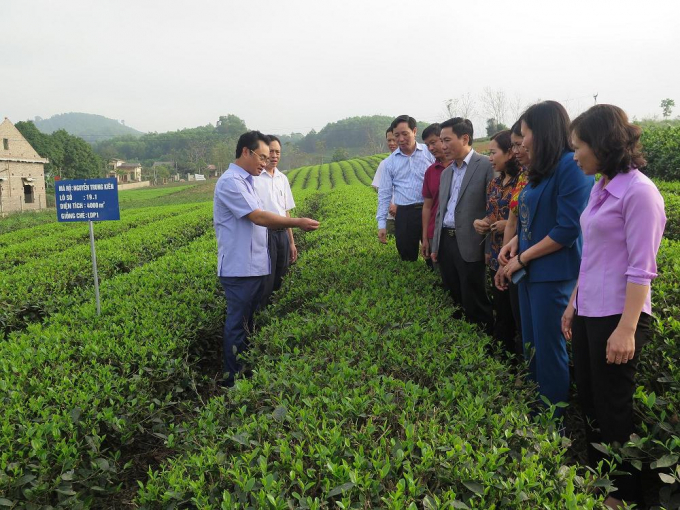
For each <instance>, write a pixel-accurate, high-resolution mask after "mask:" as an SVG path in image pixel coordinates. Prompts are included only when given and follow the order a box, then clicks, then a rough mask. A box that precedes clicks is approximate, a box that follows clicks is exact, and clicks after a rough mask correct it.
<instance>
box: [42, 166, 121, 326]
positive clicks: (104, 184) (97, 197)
mask: <svg viewBox="0 0 680 510" xmlns="http://www.w3.org/2000/svg"><path fill="white" fill-rule="evenodd" d="M54 196H55V199H56V206H57V220H58V221H63V222H74V221H87V222H88V223H89V224H90V251H91V253H92V273H93V275H94V295H95V299H96V302H97V315H101V302H100V300H99V276H98V274H97V252H96V251H95V248H94V226H93V225H94V224H93V222H95V221H112V220H120V209H119V207H118V183H117V182H116V179H115V178H107V179H78V180H68V181H62V180H58V181H56V182H55V186H54Z"/></svg>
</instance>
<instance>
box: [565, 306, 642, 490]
mask: <svg viewBox="0 0 680 510" xmlns="http://www.w3.org/2000/svg"><path fill="white" fill-rule="evenodd" d="M620 319H621V315H610V316H607V317H580V316H578V315H576V316H575V317H574V321H573V323H572V353H573V357H574V375H575V378H576V388H577V390H578V399H579V403H580V405H581V409H582V411H583V413H584V415H585V416H584V417H585V420H584V421H585V422H586V439H587V440H588V460H589V462H590V463H591V465H593V466H594V465H596V464H597V462H599V461H600V460H601V459H603V458H604V455H603V454H602V453H600V452H599V451H597V450H596V449H595V448H593V446H592V443H613V442H614V441H616V442H618V443H620V444H624V443H626V442H627V441H628V440H629V439H630V435H631V434H632V433H633V432H634V424H633V393H634V392H635V372H636V370H637V365H638V361H639V359H640V351H641V350H642V347H643V346H644V345H645V344H646V343H647V341H648V340H649V336H650V323H651V317H650V316H649V315H647V314H645V313H643V314H642V315H640V321H639V322H638V326H637V331H636V332H635V356H634V357H633V359H632V360H630V361H628V363H622V364H621V365H615V364H611V365H610V364H607V360H606V352H607V340H608V339H609V337H610V335H611V334H612V333H613V331H614V330H615V329H616V327H617V326H618V324H619V320H620ZM618 470H619V471H625V472H627V473H630V474H629V475H621V476H614V477H612V480H613V481H614V485H615V486H616V487H617V488H618V490H617V491H616V492H614V493H612V494H611V495H612V496H614V497H615V498H618V499H622V500H625V501H626V502H640V498H641V496H642V494H641V487H640V472H639V471H638V470H637V469H635V468H634V467H633V466H632V465H630V463H627V462H626V463H623V465H621V466H619V469H618Z"/></svg>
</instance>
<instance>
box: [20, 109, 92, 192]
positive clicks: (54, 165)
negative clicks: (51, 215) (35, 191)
mask: <svg viewBox="0 0 680 510" xmlns="http://www.w3.org/2000/svg"><path fill="white" fill-rule="evenodd" d="M15 127H16V128H17V129H18V130H19V131H20V132H21V134H22V135H23V136H24V138H26V140H27V141H28V142H29V143H30V144H31V145H32V146H33V148H34V149H35V150H36V152H38V154H40V156H42V157H44V158H48V159H49V160H50V162H49V164H47V165H45V181H46V183H47V184H48V186H49V185H50V184H51V183H52V180H53V178H54V176H56V175H59V176H61V177H62V178H64V179H88V178H94V177H99V176H100V175H102V171H103V168H104V163H103V161H102V159H101V158H100V157H99V156H97V154H95V153H94V151H93V150H92V147H90V145H89V144H88V143H87V142H86V141H85V140H83V139H82V138H79V137H77V136H73V135H70V134H68V133H67V132H66V131H65V130H63V129H60V130H58V131H55V132H54V133H52V134H51V135H47V134H45V133H41V132H40V131H39V130H38V128H36V126H35V124H33V122H31V121H27V122H17V123H16V124H15Z"/></svg>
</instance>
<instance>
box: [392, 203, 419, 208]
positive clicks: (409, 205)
mask: <svg viewBox="0 0 680 510" xmlns="http://www.w3.org/2000/svg"><path fill="white" fill-rule="evenodd" d="M422 208H423V204H422V203H420V204H408V205H398V206H397V209H422Z"/></svg>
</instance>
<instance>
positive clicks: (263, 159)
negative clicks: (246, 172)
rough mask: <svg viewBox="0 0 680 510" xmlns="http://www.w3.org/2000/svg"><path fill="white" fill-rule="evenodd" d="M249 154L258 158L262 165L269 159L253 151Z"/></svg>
mask: <svg viewBox="0 0 680 510" xmlns="http://www.w3.org/2000/svg"><path fill="white" fill-rule="evenodd" d="M250 153H251V154H252V155H253V156H257V157H258V158H260V161H262V163H269V157H268V156H265V155H264V154H258V153H257V152H255V151H250Z"/></svg>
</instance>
